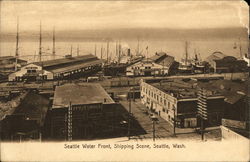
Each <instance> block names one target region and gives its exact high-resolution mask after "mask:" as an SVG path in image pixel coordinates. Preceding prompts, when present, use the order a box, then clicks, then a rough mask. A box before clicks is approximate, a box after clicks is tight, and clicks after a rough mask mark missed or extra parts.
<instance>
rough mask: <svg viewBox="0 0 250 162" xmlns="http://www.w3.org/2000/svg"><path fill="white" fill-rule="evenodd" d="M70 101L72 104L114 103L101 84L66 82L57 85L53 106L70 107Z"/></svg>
mask: <svg viewBox="0 0 250 162" xmlns="http://www.w3.org/2000/svg"><path fill="white" fill-rule="evenodd" d="M104 100H106V101H104ZM70 102H71V104H72V105H80V104H95V103H114V101H113V100H112V98H111V97H110V96H109V95H108V94H107V92H106V91H105V90H104V89H103V88H102V86H101V85H100V84H93V83H92V84H91V83H87V84H81V85H78V84H65V85H62V86H57V87H56V89H55V94H54V100H53V106H52V108H53V109H54V108H64V107H68V105H69V103H70Z"/></svg>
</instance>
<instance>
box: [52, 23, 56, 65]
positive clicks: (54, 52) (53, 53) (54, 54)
mask: <svg viewBox="0 0 250 162" xmlns="http://www.w3.org/2000/svg"><path fill="white" fill-rule="evenodd" d="M52 55H53V60H54V59H55V56H56V50H55V27H54V28H53V51H52Z"/></svg>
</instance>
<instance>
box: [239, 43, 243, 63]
mask: <svg viewBox="0 0 250 162" xmlns="http://www.w3.org/2000/svg"><path fill="white" fill-rule="evenodd" d="M239 48H240V58H241V59H242V58H243V57H242V50H241V41H240V38H239Z"/></svg>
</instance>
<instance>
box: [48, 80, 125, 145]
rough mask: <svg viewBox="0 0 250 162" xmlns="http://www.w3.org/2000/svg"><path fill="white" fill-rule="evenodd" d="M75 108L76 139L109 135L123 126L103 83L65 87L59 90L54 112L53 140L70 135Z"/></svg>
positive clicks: (58, 88)
mask: <svg viewBox="0 0 250 162" xmlns="http://www.w3.org/2000/svg"><path fill="white" fill-rule="evenodd" d="M70 105H71V108H72V123H71V124H72V138H73V140H76V139H86V138H98V137H103V136H108V135H110V134H113V133H114V132H115V128H116V124H117V123H119V119H120V118H119V114H118V110H117V104H116V103H115V102H114V101H113V100H112V98H111V97H110V96H109V95H108V94H107V93H106V91H105V90H104V89H103V88H102V87H101V86H100V85H99V84H90V83H89V84H84V85H76V84H65V85H62V86H57V87H56V89H55V94H54V100H53V105H52V110H51V111H50V137H51V138H52V139H65V140H67V136H68V131H69V128H68V124H69V117H68V113H69V106H70Z"/></svg>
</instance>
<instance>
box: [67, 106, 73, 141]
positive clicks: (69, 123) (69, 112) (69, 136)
mask: <svg viewBox="0 0 250 162" xmlns="http://www.w3.org/2000/svg"><path fill="white" fill-rule="evenodd" d="M72 134H73V132H72V105H71V102H69V107H68V141H72Z"/></svg>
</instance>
